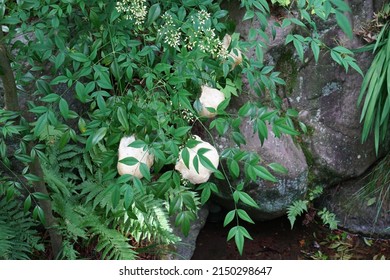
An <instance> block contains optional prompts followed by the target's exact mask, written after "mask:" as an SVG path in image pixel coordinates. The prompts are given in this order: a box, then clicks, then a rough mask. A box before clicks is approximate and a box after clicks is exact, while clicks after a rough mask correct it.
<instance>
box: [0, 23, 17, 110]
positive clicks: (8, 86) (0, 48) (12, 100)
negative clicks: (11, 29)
mask: <svg viewBox="0 0 390 280" xmlns="http://www.w3.org/2000/svg"><path fill="white" fill-rule="evenodd" d="M0 77H1V79H2V80H3V86H4V104H5V106H4V107H5V109H6V110H10V111H19V109H20V108H19V102H18V94H17V92H16V83H15V78H14V72H13V71H12V68H11V64H10V62H9V59H8V51H7V48H6V46H5V44H4V34H3V30H2V29H1V27H0Z"/></svg>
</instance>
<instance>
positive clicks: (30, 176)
mask: <svg viewBox="0 0 390 280" xmlns="http://www.w3.org/2000/svg"><path fill="white" fill-rule="evenodd" d="M24 178H26V179H27V180H28V181H30V182H40V181H42V179H41V178H40V177H38V176H37V175H34V174H31V173H29V174H25V175H24Z"/></svg>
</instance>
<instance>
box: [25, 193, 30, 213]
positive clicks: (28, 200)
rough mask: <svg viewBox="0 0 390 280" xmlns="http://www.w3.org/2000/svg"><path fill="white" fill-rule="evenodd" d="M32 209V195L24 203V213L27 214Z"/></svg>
mask: <svg viewBox="0 0 390 280" xmlns="http://www.w3.org/2000/svg"><path fill="white" fill-rule="evenodd" d="M30 207H31V195H28V196H27V197H26V200H25V201H24V203H23V210H24V212H27V211H28V210H29V209H30Z"/></svg>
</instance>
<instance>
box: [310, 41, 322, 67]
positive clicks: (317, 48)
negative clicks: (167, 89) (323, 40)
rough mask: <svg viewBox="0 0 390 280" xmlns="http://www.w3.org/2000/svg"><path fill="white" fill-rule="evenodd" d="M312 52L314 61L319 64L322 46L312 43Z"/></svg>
mask: <svg viewBox="0 0 390 280" xmlns="http://www.w3.org/2000/svg"><path fill="white" fill-rule="evenodd" d="M310 47H311V50H312V51H313V55H314V59H315V61H316V63H318V58H319V56H320V46H319V45H318V44H317V43H316V42H315V41H314V40H313V41H311V43H310Z"/></svg>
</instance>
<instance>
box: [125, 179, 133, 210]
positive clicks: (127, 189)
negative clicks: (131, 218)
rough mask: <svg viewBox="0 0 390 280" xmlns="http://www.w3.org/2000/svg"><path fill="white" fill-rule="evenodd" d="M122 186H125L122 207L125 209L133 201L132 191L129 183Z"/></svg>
mask: <svg viewBox="0 0 390 280" xmlns="http://www.w3.org/2000/svg"><path fill="white" fill-rule="evenodd" d="M123 187H124V188H125V196H124V207H125V209H126V210H127V209H129V208H130V206H131V205H132V203H133V201H134V191H133V188H132V187H131V186H130V185H129V184H125V185H124V186H123Z"/></svg>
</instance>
